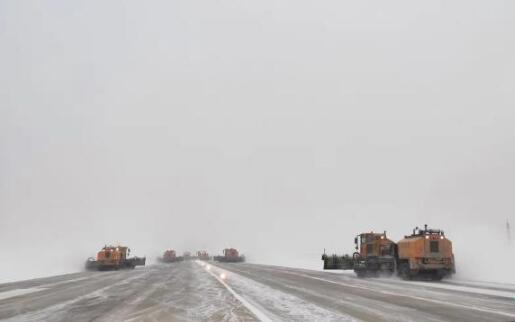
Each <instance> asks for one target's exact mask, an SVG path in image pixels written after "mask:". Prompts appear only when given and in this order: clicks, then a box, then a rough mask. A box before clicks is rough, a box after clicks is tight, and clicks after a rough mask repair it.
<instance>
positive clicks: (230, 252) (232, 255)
mask: <svg viewBox="0 0 515 322" xmlns="http://www.w3.org/2000/svg"><path fill="white" fill-rule="evenodd" d="M213 259H214V260H215V261H217V262H226V263H237V262H244V261H245V256H244V255H240V254H239V252H238V250H237V249H235V248H226V249H224V250H223V256H215V257H214V258H213Z"/></svg>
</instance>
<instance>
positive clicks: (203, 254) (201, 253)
mask: <svg viewBox="0 0 515 322" xmlns="http://www.w3.org/2000/svg"><path fill="white" fill-rule="evenodd" d="M197 258H198V259H200V260H202V261H208V260H210V259H211V257H209V254H208V252H206V251H205V250H199V251H198V252H197Z"/></svg>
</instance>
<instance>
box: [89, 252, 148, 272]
mask: <svg viewBox="0 0 515 322" xmlns="http://www.w3.org/2000/svg"><path fill="white" fill-rule="evenodd" d="M130 251H131V250H130V249H129V248H128V247H125V246H104V247H103V248H102V249H101V250H100V251H99V252H98V253H97V257H96V259H95V258H88V260H87V261H86V269H87V270H99V271H106V270H118V269H123V268H128V269H133V268H134V267H136V266H145V261H146V258H145V257H130V258H129V257H128V256H129V254H130Z"/></svg>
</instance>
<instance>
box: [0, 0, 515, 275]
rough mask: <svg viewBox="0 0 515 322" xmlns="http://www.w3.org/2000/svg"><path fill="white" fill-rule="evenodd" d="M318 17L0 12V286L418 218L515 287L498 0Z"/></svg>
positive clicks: (410, 224)
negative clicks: (104, 254)
mask: <svg viewBox="0 0 515 322" xmlns="http://www.w3.org/2000/svg"><path fill="white" fill-rule="evenodd" d="M323 3H324V5H321V3H320V2H310V1H281V2H277V1H261V2H259V3H254V2H248V3H243V2H237V1H225V0H224V1H217V2H211V1H196V2H188V1H171V2H168V1H156V2H151V3H145V4H143V3H138V2H134V1H123V2H108V3H106V2H100V1H78V2H73V3H68V2H65V1H53V2H36V1H27V2H25V1H24V2H18V1H0V71H1V72H0V252H1V253H2V254H3V256H4V259H5V260H4V262H3V263H2V266H1V267H0V282H8V281H12V280H21V279H28V278H34V277H41V276H48V275H53V274H60V273H69V272H76V271H81V270H82V269H83V266H84V261H85V260H86V259H87V258H88V257H90V256H94V255H95V254H96V252H97V251H98V250H99V249H100V248H101V247H102V246H104V245H105V244H118V243H119V244H123V245H126V246H128V247H130V248H131V250H132V254H133V255H137V256H144V255H146V256H147V259H148V260H149V262H154V261H155V259H156V258H157V257H158V256H161V255H162V253H163V251H164V250H166V249H175V250H177V251H178V252H180V253H182V252H183V251H191V252H196V251H197V250H202V249H205V250H207V251H208V252H209V253H210V254H211V255H218V254H220V253H221V251H222V249H223V248H226V247H235V248H237V249H238V250H240V251H241V252H242V253H243V254H245V255H246V257H247V258H248V260H249V261H250V262H255V263H262V264H274V265H292V266H297V267H305V268H313V269H321V267H322V261H321V260H320V255H321V254H322V252H323V250H324V248H325V249H326V251H327V252H328V253H338V254H343V253H352V251H353V247H354V244H353V239H354V236H356V235H357V234H359V233H361V232H368V231H378V232H382V231H384V230H386V231H387V235H388V236H389V238H391V239H392V240H393V241H395V242H397V241H399V240H400V239H402V238H403V237H404V236H405V235H409V234H411V231H412V229H413V228H414V227H415V226H419V227H422V226H423V225H424V224H428V225H429V227H431V228H437V229H442V230H444V231H445V233H446V236H447V237H448V238H449V239H450V240H451V241H452V242H453V250H454V254H455V257H456V269H457V277H459V278H462V279H477V280H486V281H495V282H506V283H515V277H514V276H513V273H512V268H511V265H513V264H515V257H514V256H513V254H514V252H513V249H514V244H513V240H511V241H510V240H509V239H508V235H507V229H506V223H507V222H509V223H510V224H511V225H512V227H513V224H514V222H515V216H514V213H515V199H514V198H513V196H512V193H513V191H514V190H515V168H514V166H513V165H514V164H515V126H514V124H515V108H514V103H515V96H514V88H515V42H514V40H515V38H514V35H515V19H514V12H515V11H514V10H513V9H515V8H514V6H515V4H514V3H512V2H502V1H500V2H492V3H488V5H487V4H485V3H484V2H479V1H457V2H453V3H447V2H444V1H435V2H425V3H417V4H414V3H410V2H401V1H395V2H392V3H384V2H379V1H372V2H370V3H351V2H339V1H326V2H323ZM512 239H513V233H512ZM492 263H496V265H492ZM497 263H500V264H499V265H497Z"/></svg>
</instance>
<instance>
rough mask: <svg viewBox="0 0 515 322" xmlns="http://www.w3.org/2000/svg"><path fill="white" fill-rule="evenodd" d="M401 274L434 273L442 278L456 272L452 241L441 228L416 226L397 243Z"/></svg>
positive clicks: (404, 275) (411, 275)
mask: <svg viewBox="0 0 515 322" xmlns="http://www.w3.org/2000/svg"><path fill="white" fill-rule="evenodd" d="M397 247H398V266H399V275H401V276H403V277H405V278H411V277H413V276H417V275H432V276H433V277H434V278H435V279H441V278H442V277H445V276H447V275H450V274H453V273H455V272H456V268H455V263H454V254H453V251H452V242H451V241H450V240H449V239H447V238H446V237H445V235H444V233H443V231H440V230H433V229H427V225H426V227H425V228H424V229H423V230H421V229H418V228H415V229H414V230H413V234H412V235H410V236H405V237H404V239H402V240H400V241H399V242H398V243H397Z"/></svg>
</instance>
